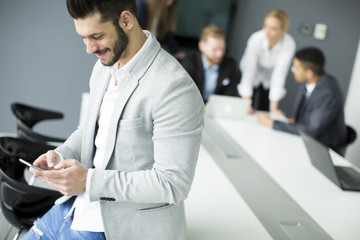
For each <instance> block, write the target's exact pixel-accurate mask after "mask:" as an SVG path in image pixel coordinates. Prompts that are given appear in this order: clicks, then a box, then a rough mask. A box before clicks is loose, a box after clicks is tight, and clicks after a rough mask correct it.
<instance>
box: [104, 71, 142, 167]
mask: <svg viewBox="0 0 360 240" xmlns="http://www.w3.org/2000/svg"><path fill="white" fill-rule="evenodd" d="M138 85H139V82H138V79H135V78H134V77H130V80H129V82H128V83H127V86H126V87H125V89H124V90H123V92H121V93H120V94H119V97H118V98H117V99H116V105H115V107H114V111H113V114H112V116H111V120H110V128H109V134H108V139H107V144H106V150H105V156H104V161H105V164H104V166H107V165H108V163H109V160H110V158H111V155H112V153H113V151H114V145H115V139H116V135H117V130H118V123H119V120H120V117H121V115H122V112H123V111H124V108H125V106H126V103H127V102H128V100H129V98H130V97H131V95H132V94H133V92H134V91H135V89H136V88H137V86H138Z"/></svg>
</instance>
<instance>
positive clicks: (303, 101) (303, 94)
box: [298, 88, 307, 122]
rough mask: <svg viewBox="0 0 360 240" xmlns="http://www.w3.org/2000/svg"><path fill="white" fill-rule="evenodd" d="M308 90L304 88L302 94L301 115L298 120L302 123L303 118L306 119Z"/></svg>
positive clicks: (299, 114)
mask: <svg viewBox="0 0 360 240" xmlns="http://www.w3.org/2000/svg"><path fill="white" fill-rule="evenodd" d="M306 92H307V90H306V88H304V90H303V92H302V96H301V101H300V104H299V113H298V119H299V121H300V122H302V121H303V117H304V111H305V106H306Z"/></svg>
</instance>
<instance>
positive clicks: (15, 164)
mask: <svg viewBox="0 0 360 240" xmlns="http://www.w3.org/2000/svg"><path fill="white" fill-rule="evenodd" d="M53 148H54V146H50V145H42V144H37V143H34V142H31V141H28V140H25V139H19V138H13V137H0V207H1V211H2V213H3V215H4V217H5V219H6V220H7V221H8V222H9V223H10V224H11V225H12V226H14V227H16V228H17V229H19V231H18V233H17V235H16V236H15V239H17V238H18V237H19V236H20V234H21V232H22V231H23V230H24V229H29V228H30V227H31V226H32V224H33V221H34V220H36V219H37V218H39V217H41V216H42V215H43V214H44V213H45V212H46V211H47V210H48V209H50V208H51V207H52V206H53V204H54V201H55V200H56V199H57V198H59V197H60V196H61V194H60V193H59V192H57V191H53V190H49V189H44V188H40V187H36V186H30V185H28V184H27V182H26V181H25V177H24V170H25V167H26V166H25V165H24V164H22V163H20V162H19V161H18V159H19V158H22V159H24V160H26V161H29V162H33V161H34V160H35V159H36V158H37V157H38V156H39V155H40V154H42V153H44V152H46V151H48V150H50V149H53ZM10 231H11V228H10V229H9V231H8V233H7V234H6V235H8V234H9V233H10ZM4 235H5V234H4ZM4 235H3V236H4ZM6 235H5V236H6Z"/></svg>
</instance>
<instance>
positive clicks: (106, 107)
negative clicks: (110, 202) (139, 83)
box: [68, 31, 153, 232]
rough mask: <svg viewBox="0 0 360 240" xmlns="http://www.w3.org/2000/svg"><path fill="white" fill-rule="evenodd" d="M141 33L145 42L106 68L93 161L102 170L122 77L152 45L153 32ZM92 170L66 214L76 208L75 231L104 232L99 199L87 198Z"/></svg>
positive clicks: (124, 77)
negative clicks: (125, 58)
mask: <svg viewBox="0 0 360 240" xmlns="http://www.w3.org/2000/svg"><path fill="white" fill-rule="evenodd" d="M144 33H145V34H146V37H147V40H146V42H145V44H144V45H143V47H142V48H141V49H140V51H139V52H138V53H137V54H136V55H135V56H134V57H133V58H132V59H131V60H130V61H129V62H128V63H127V64H126V65H125V66H123V67H122V68H120V69H118V62H117V63H115V64H114V66H112V67H109V71H110V72H111V79H110V80H109V84H108V87H107V90H106V92H105V95H104V97H103V101H102V103H101V107H100V111H99V115H98V125H99V128H98V131H97V134H96V138H95V147H96V152H95V157H94V161H93V164H94V166H95V167H96V168H100V169H105V167H106V166H104V154H105V146H106V141H107V138H108V131H109V126H110V119H111V117H110V116H111V115H112V112H113V109H114V106H115V103H116V99H117V97H118V96H119V94H121V92H122V91H123V90H124V89H125V87H126V85H127V82H126V81H125V82H124V80H125V79H128V77H127V76H128V74H129V72H130V70H131V68H132V67H133V66H134V65H135V64H136V63H137V62H138V61H139V59H140V58H141V56H142V54H144V51H146V50H145V49H146V48H147V47H148V46H149V44H151V43H150V42H151V41H152V40H153V39H152V35H150V33H149V32H148V31H144ZM115 79H116V80H117V86H115ZM92 173H93V169H89V171H88V175H87V181H86V192H85V193H83V194H81V195H78V196H77V197H76V200H75V202H74V204H73V207H72V209H71V210H70V212H69V214H71V212H72V211H73V210H75V212H74V219H73V222H72V225H71V229H73V230H78V231H92V232H104V226H103V221H102V216H101V211H100V202H99V201H94V202H90V199H89V190H90V187H91V186H90V182H91V176H92ZM69 214H68V215H69Z"/></svg>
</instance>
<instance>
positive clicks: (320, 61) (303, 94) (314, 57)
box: [258, 47, 347, 153]
mask: <svg viewBox="0 0 360 240" xmlns="http://www.w3.org/2000/svg"><path fill="white" fill-rule="evenodd" d="M324 65H325V57H324V54H323V53H322V51H321V50H320V49H318V48H314V47H308V48H304V49H301V50H299V51H297V52H296V54H295V58H294V61H293V65H292V67H291V71H292V72H293V74H294V78H295V81H296V82H298V83H301V86H300V87H299V91H298V94H297V96H296V99H295V105H294V113H293V118H291V119H290V121H289V122H288V123H287V122H283V121H276V120H273V119H272V118H271V117H270V116H269V115H268V114H265V113H259V114H258V121H259V123H260V124H262V125H265V126H268V127H272V128H273V129H276V130H280V131H284V132H288V133H292V134H296V135H298V134H299V132H298V130H299V129H301V130H303V131H305V132H307V133H308V134H309V135H311V136H312V137H314V138H315V139H316V140H318V141H319V142H321V143H322V144H324V145H325V146H327V147H330V148H332V149H334V150H335V151H337V152H339V153H340V152H341V151H343V150H342V146H344V145H345V143H346V136H347V130H346V125H345V119H344V118H345V117H344V105H343V98H342V94H341V90H340V88H339V85H338V82H337V81H336V79H335V78H334V77H332V76H330V75H328V74H326V73H325V71H324Z"/></svg>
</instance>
